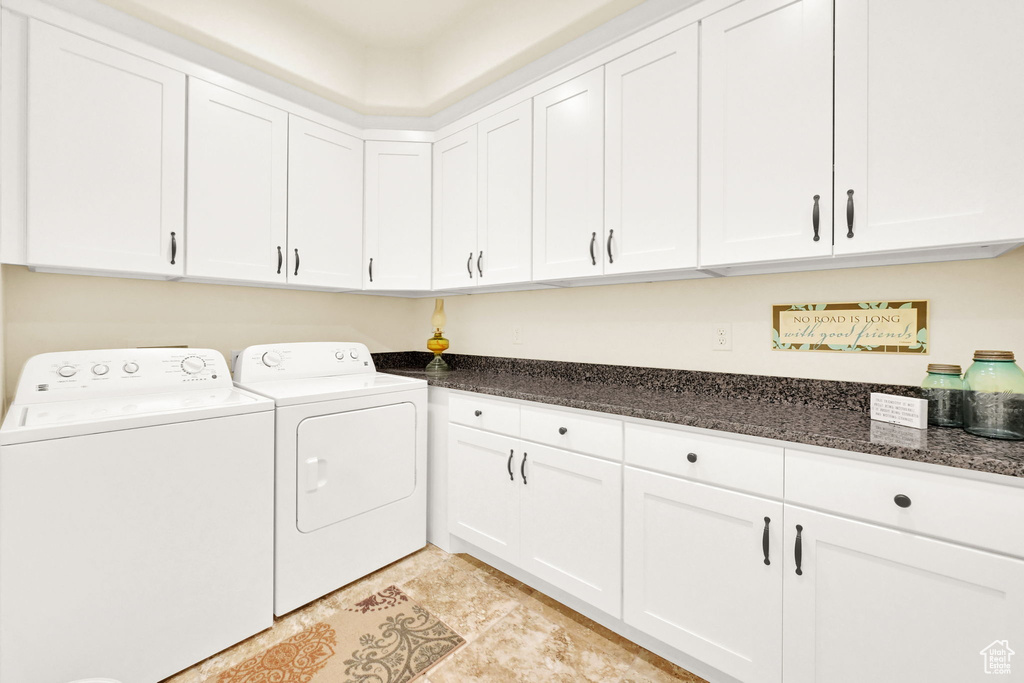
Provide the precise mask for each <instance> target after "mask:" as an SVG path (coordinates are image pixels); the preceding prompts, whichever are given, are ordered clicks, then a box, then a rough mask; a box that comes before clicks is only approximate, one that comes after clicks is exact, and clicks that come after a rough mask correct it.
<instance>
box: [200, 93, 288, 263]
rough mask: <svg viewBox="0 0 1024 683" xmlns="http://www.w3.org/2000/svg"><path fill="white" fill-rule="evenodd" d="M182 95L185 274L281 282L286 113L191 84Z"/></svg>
mask: <svg viewBox="0 0 1024 683" xmlns="http://www.w3.org/2000/svg"><path fill="white" fill-rule="evenodd" d="M188 93H189V101H188V242H187V249H186V256H187V262H186V273H187V274H188V275H191V276H193V277H203V278H217V279H225V280H245V281H251V282H277V283H284V282H285V281H286V279H287V276H286V268H287V264H286V263H285V260H286V259H285V250H286V249H287V248H288V244H287V220H288V214H287V204H288V115H287V114H286V113H285V112H283V111H281V110H280V109H276V108H275V107H271V106H269V105H267V104H264V103H262V102H258V101H256V100H253V99H251V98H248V97H244V96H242V95H239V94H237V93H234V92H232V91H230V90H225V89H224V88H221V87H218V86H215V85H211V84H210V83H206V82H204V81H200V80H196V79H194V78H190V79H189V90H188Z"/></svg>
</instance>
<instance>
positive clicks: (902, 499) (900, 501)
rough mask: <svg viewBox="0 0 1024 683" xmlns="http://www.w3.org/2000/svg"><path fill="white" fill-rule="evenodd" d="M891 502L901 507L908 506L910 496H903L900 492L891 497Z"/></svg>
mask: <svg viewBox="0 0 1024 683" xmlns="http://www.w3.org/2000/svg"><path fill="white" fill-rule="evenodd" d="M893 502H895V503H896V504H897V505H899V506H900V507H901V508H908V507H910V496H905V495H903V494H902V493H901V494H899V495H897V496H896V497H895V498H893Z"/></svg>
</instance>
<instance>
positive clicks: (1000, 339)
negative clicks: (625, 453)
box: [2, 249, 1024, 396]
mask: <svg viewBox="0 0 1024 683" xmlns="http://www.w3.org/2000/svg"><path fill="white" fill-rule="evenodd" d="M2 287H3V296H4V301H5V306H4V310H3V317H4V332H5V334H4V338H5V339H4V344H5V347H6V348H5V351H6V358H5V363H4V368H3V369H4V370H5V371H6V376H7V380H8V386H7V395H8V396H9V395H10V394H12V393H13V392H14V389H15V387H16V382H17V379H18V373H19V372H20V370H21V367H22V365H23V364H24V362H25V360H26V359H27V358H28V357H29V356H31V355H33V354H35V353H42V352H45V351H59V350H70V349H86V348H105V347H120V346H125V347H132V346H156V345H160V344H188V345H189V346H207V347H212V348H215V349H217V350H219V351H221V352H223V353H224V354H225V355H227V354H228V353H230V352H231V350H232V349H238V348H242V347H244V346H247V345H249V344H259V343H267V342H276V341H321V340H331V339H334V340H345V341H361V342H364V343H365V344H367V346H369V347H370V350H371V351H406V350H424V344H425V341H426V339H427V337H428V336H429V334H430V314H431V312H432V310H433V300H432V299H397V298H390V297H374V296H364V295H357V294H324V293H316V292H299V291H290V290H280V289H262V288H250V287H230V286H223V285H199V284H190V283H183V282H157V281H147V280H126V279H115V278H103V277H88V276H77V275H51V274H44V273H32V272H29V271H28V270H27V269H25V268H22V267H19V266H4V267H3V273H2ZM886 299H892V300H900V299H928V300H930V302H931V324H930V327H931V353H930V354H929V355H928V356H923V357H922V356H905V357H904V356H897V355H874V354H844V353H796V352H783V351H772V350H771V306H772V304H776V303H796V302H808V301H861V300H866V301H871V300H886ZM445 308H446V310H447V313H448V326H447V330H446V332H447V336H448V338H449V339H450V340H451V342H452V346H451V351H452V352H453V353H468V354H478V355H498V356H514V357H521V358H540V359H550V360H574V361H584V362H593V363H613V364H634V365H643V366H653V367H665V368H683V369H693V370H711V371H718V372H742V373H755V374H764V375H779V376H794V377H814V378H822V379H838V380H851V381H877V382H891V383H897V384H917V383H918V382H919V381H920V380H921V378H922V377H923V376H924V369H925V365H926V364H927V363H929V362H944V363H961V364H963V365H967V364H969V363H970V354H971V352H972V351H973V350H974V349H975V348H1000V349H1011V350H1014V351H1016V352H1017V353H1018V354H1019V355H1021V356H1024V249H1019V250H1017V251H1016V252H1012V253H1010V254H1007V255H1005V256H1002V257H1000V258H998V259H991V260H983V261H963V262H958V263H936V264H923V265H915V266H891V267H884V268H859V269H850V270H836V271H819V272H813V273H796V274H783V275H758V276H748V277H732V278H718V279H713V280H689V281H681V282H664V283H653V284H637V285H616V286H606V287H579V288H572V289H559V290H542V291H533V292H512V293H506V294H478V295H471V296H449V297H447V298H446V303H445ZM719 322H727V323H731V324H732V328H733V350H732V351H729V352H722V351H712V350H711V336H712V328H713V326H714V325H715V324H716V323H719ZM514 326H520V327H521V328H522V330H523V343H522V344H521V345H515V344H512V328H513V327H514Z"/></svg>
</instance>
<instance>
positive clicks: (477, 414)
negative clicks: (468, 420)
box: [473, 410, 484, 417]
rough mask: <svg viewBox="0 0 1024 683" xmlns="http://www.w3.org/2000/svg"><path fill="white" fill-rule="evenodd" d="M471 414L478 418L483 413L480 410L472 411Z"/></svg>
mask: <svg viewBox="0 0 1024 683" xmlns="http://www.w3.org/2000/svg"><path fill="white" fill-rule="evenodd" d="M473 414H474V415H476V416H477V417H480V416H481V415H483V414H484V411H482V410H474V411H473Z"/></svg>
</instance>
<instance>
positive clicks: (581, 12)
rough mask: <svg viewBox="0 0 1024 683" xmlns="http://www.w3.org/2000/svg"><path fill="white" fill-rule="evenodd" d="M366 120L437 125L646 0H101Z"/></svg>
mask: <svg viewBox="0 0 1024 683" xmlns="http://www.w3.org/2000/svg"><path fill="white" fill-rule="evenodd" d="M100 1H101V2H103V3H104V4H106V5H109V6H111V7H114V8H115V9H118V10H121V11H123V12H125V13H127V14H130V15H133V16H135V17H137V18H139V19H142V20H144V21H147V22H149V23H151V24H154V25H156V26H158V27H160V28H162V29H165V30H167V31H170V32H171V33H175V34H177V35H179V36H182V37H184V38H187V39H189V40H191V41H193V42H196V43H198V44H200V45H202V46H204V47H207V48H210V49H212V50H215V51H217V52H220V53H221V54H224V55H226V56H228V57H231V58H233V59H236V60H238V61H240V62H242V63H244V64H247V65H249V66H253V67H255V68H258V69H261V70H263V71H266V72H268V73H270V74H271V75H273V76H276V77H278V78H280V79H282V80H284V81H287V82H290V83H293V84H295V85H298V86H300V87H302V88H305V89H307V90H310V91H312V92H314V93H316V94H318V95H320V96H322V97H325V98H327V99H329V100H331V101H334V102H337V103H339V104H342V105H344V106H347V107H349V108H351V109H353V110H355V111H357V112H359V113H362V114H376V115H405V116H430V115H432V114H435V113H437V112H438V111H440V110H441V109H443V108H445V107H447V106H449V105H451V104H454V103H455V102H457V101H458V100H460V99H462V98H463V97H466V96H467V95H469V94H471V93H472V92H474V91H476V90H478V89H480V88H481V87H483V86H486V85H488V84H490V83H493V82H494V81H496V80H498V79H500V78H502V77H503V76H506V75H508V74H510V73H512V72H513V71H515V70H516V69H519V68H521V67H523V66H525V65H526V64H528V63H530V62H531V61H533V60H535V59H537V58H538V57H541V56H543V55H544V54H546V53H548V52H550V51H552V50H554V49H555V48H557V47H560V46H562V45H564V44H565V43H568V42H569V41H571V40H573V39H575V38H578V37H579V36H581V35H583V34H584V33H586V32H587V31H589V30H591V29H593V28H596V27H597V26H599V25H601V24H602V23H604V22H606V21H608V20H610V19H612V18H614V17H616V16H618V15H619V14H621V13H623V12H625V11H626V10H629V9H631V8H633V7H635V6H637V5H639V4H641V3H642V2H643V0H100Z"/></svg>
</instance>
